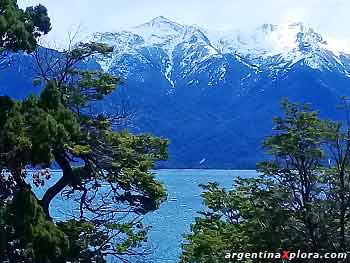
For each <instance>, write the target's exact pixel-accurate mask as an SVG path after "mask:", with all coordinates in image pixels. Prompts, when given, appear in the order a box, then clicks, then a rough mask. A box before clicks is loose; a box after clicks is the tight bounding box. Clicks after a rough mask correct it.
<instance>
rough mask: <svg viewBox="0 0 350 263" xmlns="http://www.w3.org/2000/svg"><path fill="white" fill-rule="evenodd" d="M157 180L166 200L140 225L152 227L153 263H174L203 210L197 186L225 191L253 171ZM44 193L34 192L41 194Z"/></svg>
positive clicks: (171, 173) (58, 207)
mask: <svg viewBox="0 0 350 263" xmlns="http://www.w3.org/2000/svg"><path fill="white" fill-rule="evenodd" d="M154 172H155V174H156V175H157V178H158V179H159V180H160V181H162V182H163V183H164V185H165V187H166V190H167V193H168V199H167V201H166V202H164V203H163V204H162V205H161V207H160V209H158V210H157V211H155V212H153V213H150V214H148V215H146V216H145V219H144V223H145V224H146V225H150V226H152V228H151V230H150V232H149V242H148V245H149V246H150V247H151V248H152V253H153V256H152V257H153V260H152V261H154V262H156V263H169V262H170V263H175V262H177V260H178V258H179V255H180V254H181V243H182V242H183V235H184V234H186V233H189V231H190V226H191V224H192V223H193V222H194V219H195V217H196V216H198V214H197V211H200V210H203V208H204V206H203V204H202V200H201V196H200V195H201V188H200V187H199V186H198V185H199V184H205V183H208V182H218V183H219V184H220V185H221V186H223V187H225V188H230V187H231V186H232V182H233V179H234V178H235V177H238V176H240V177H254V176H255V175H256V171H254V170H157V171H154ZM43 190H44V189H41V190H39V189H38V191H40V192H42V191H43ZM72 208H73V207H69V206H67V205H65V207H62V202H61V200H60V198H57V199H56V200H55V201H54V202H53V204H52V207H51V211H52V212H51V213H52V215H53V216H54V217H56V218H60V217H62V216H63V215H64V213H65V212H69V211H66V210H69V209H72Z"/></svg>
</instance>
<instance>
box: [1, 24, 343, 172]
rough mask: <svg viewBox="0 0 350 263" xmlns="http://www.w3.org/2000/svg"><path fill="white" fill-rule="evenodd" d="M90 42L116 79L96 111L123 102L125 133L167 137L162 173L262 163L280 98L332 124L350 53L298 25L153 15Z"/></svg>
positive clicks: (99, 60)
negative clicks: (100, 47) (130, 117)
mask: <svg viewBox="0 0 350 263" xmlns="http://www.w3.org/2000/svg"><path fill="white" fill-rule="evenodd" d="M92 39H93V40H94V41H99V42H104V43H107V44H109V45H111V46H113V47H114V52H113V54H112V55H111V56H110V57H108V58H102V57H95V60H96V62H97V63H98V64H99V65H100V67H101V68H102V69H103V70H105V71H108V72H110V73H112V74H115V75H118V76H121V77H122V78H123V79H124V82H125V84H124V85H122V86H121V87H119V88H118V90H117V91H116V92H115V94H113V95H112V96H111V97H110V98H109V99H108V102H106V104H104V105H101V106H102V107H104V110H106V111H108V110H111V109H113V107H111V105H112V106H113V104H116V105H118V104H119V103H121V102H123V103H124V102H125V101H127V105H128V107H130V109H131V110H133V111H135V112H136V119H135V120H134V123H133V125H132V127H130V128H131V129H132V130H133V131H134V132H136V133H141V132H150V133H153V134H156V135H158V136H162V137H166V138H169V140H170V143H171V144H170V159H169V161H168V162H166V163H165V164H161V165H162V167H168V168H252V167H254V164H255V162H256V161H258V160H260V159H262V158H264V154H263V150H262V149H261V146H260V145H261V141H262V140H263V139H264V138H265V137H266V136H267V135H269V134H271V127H272V117H273V116H275V115H278V114H280V108H279V105H280V100H281V98H282V97H289V98H290V99H291V100H292V101H297V102H311V103H312V104H313V105H314V106H315V108H318V109H320V110H321V114H322V116H324V117H331V118H339V112H337V110H336V108H335V106H336V104H337V102H338V99H339V97H340V96H342V95H350V88H349V87H350V85H349V84H350V73H349V72H350V56H349V55H348V54H347V52H346V50H342V49H341V48H339V47H338V46H337V45H335V44H334V43H337V42H334V41H333V39H330V40H327V38H326V37H324V36H322V35H321V34H319V33H317V32H315V31H314V30H313V29H312V28H309V27H307V26H306V25H304V24H302V23H294V24H290V25H270V24H265V25H262V26H261V27H258V28H256V29H255V30H253V31H252V32H241V31H237V30H231V31H219V30H209V29H205V28H202V27H199V26H196V25H191V26H189V25H183V24H180V23H177V22H174V21H171V20H169V19H167V18H165V17H157V18H155V19H153V20H151V21H149V22H147V23H145V24H142V25H139V26H136V27H132V28H128V29H124V30H121V31H119V32H107V33H96V34H94V36H93V37H92ZM22 59H25V58H22ZM21 64H22V65H23V63H21ZM17 71H18V67H17V68H16V67H15V68H12V69H11V70H7V72H5V73H1V72H0V90H2V93H6V92H5V91H6V90H7V91H9V90H11V89H10V88H9V87H8V86H9V84H8V83H12V81H11V78H12V79H13V81H17V82H18V79H15V78H14V77H13V76H14V74H15V72H17ZM4 77H5V78H6V83H5V85H4V82H2V81H1V79H4ZM21 85H22V86H26V85H28V84H25V83H23V84H21ZM4 86H5V87H7V88H6V89H4V88H2V89H1V87H4ZM10 86H12V84H10ZM17 89H18V88H17ZM29 89H30V88H29ZM4 90H5V91H4ZM13 93H16V87H15V86H14V87H13V89H12V94H11V95H16V94H13Z"/></svg>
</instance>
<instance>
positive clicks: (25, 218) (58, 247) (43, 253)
mask: <svg viewBox="0 0 350 263" xmlns="http://www.w3.org/2000/svg"><path fill="white" fill-rule="evenodd" d="M3 209H4V210H3V214H2V216H1V217H0V219H1V220H0V222H1V224H0V225H1V226H2V227H0V228H1V230H2V235H1V236H2V239H3V240H2V246H1V247H2V248H3V249H1V250H0V259H2V262H7V261H6V258H9V259H10V260H11V261H10V262H18V263H20V262H37V263H40V262H56V261H54V260H55V259H56V258H57V257H59V256H61V255H63V254H65V253H66V251H67V250H68V240H67V238H66V236H65V234H64V233H63V232H62V231H60V230H59V229H58V228H57V227H56V225H55V224H54V223H53V222H51V220H49V219H48V218H47V215H46V214H45V213H44V211H43V209H42V207H41V206H40V205H39V203H38V200H37V199H36V198H35V196H34V195H33V194H32V193H31V191H30V190H29V189H21V190H19V191H18V192H16V193H15V195H14V198H13V199H12V200H11V202H9V203H8V205H7V206H6V207H5V208H3ZM4 243H6V244H4Z"/></svg>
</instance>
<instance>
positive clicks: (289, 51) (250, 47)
mask: <svg viewBox="0 0 350 263" xmlns="http://www.w3.org/2000/svg"><path fill="white" fill-rule="evenodd" d="M94 39H95V40H96V41H102V42H105V43H108V44H109V45H111V46H114V47H115V53H114V56H113V57H112V59H108V60H104V61H101V62H100V63H101V65H103V68H104V69H105V70H108V69H109V68H110V67H111V66H113V65H115V64H119V65H120V63H119V62H120V59H121V58H122V57H123V56H124V55H136V54H139V55H140V54H141V55H142V53H143V52H142V51H143V50H144V49H145V48H148V49H150V48H157V49H160V50H161V51H159V52H160V53H163V52H164V54H163V55H164V56H162V59H163V60H162V61H161V65H162V70H163V73H164V74H165V76H166V78H167V79H168V80H169V82H171V83H173V82H174V80H173V78H172V77H171V75H172V74H171V73H172V71H173V69H174V57H175V56H176V55H177V53H176V51H179V49H180V50H181V51H182V52H183V53H184V56H183V57H182V58H183V61H181V66H182V67H183V68H184V71H186V70H187V71H188V70H189V69H188V68H186V66H187V65H191V68H192V70H198V67H197V65H199V64H201V62H203V61H206V60H209V59H211V58H222V57H223V56H224V55H227V54H231V55H233V56H235V57H236V59H242V60H243V61H244V63H246V64H247V66H250V67H255V68H256V69H261V70H265V69H264V68H261V67H269V68H270V69H276V70H280V69H281V68H283V69H286V67H287V68H290V67H292V66H293V65H294V64H296V63H305V65H307V66H309V67H311V68H313V69H319V70H333V69H334V68H337V69H338V70H339V71H340V72H342V73H344V74H348V71H347V67H348V66H347V61H348V59H349V57H348V55H346V53H345V51H342V50H339V49H337V48H335V47H334V46H333V45H328V42H327V39H325V38H324V37H323V36H322V35H320V34H318V33H317V32H315V31H314V30H313V29H312V28H309V27H307V26H305V25H304V24H302V23H294V24H290V25H271V24H264V25H262V26H261V27H259V28H256V29H255V30H253V32H241V31H237V30H236V31H214V30H208V29H204V28H201V27H198V26H194V25H192V26H188V25H182V24H179V23H176V22H173V21H170V20H169V19H167V18H165V17H157V18H155V19H153V20H152V21H150V22H148V23H145V24H142V25H140V26H136V27H133V28H129V29H126V30H123V31H120V32H116V33H98V34H95V36H94ZM146 61H147V60H145V59H144V56H141V57H140V62H146ZM120 66H121V67H123V65H120ZM220 70H221V71H222V74H224V69H220ZM127 71H128V70H127V69H125V70H124V71H121V73H124V74H127V73H128V72H127ZM184 73H186V72H184ZM187 73H188V72H187ZM185 75H186V74H184V76H185Z"/></svg>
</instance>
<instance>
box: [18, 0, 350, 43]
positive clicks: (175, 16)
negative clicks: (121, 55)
mask: <svg viewBox="0 0 350 263" xmlns="http://www.w3.org/2000/svg"><path fill="white" fill-rule="evenodd" d="M38 3H41V4H43V5H45V6H46V7H47V8H48V10H49V15H50V17H51V19H52V24H53V30H52V31H51V32H50V33H49V36H48V40H49V41H58V42H62V41H65V40H67V39H68V38H69V32H70V33H71V34H72V33H75V32H79V35H80V36H81V38H82V36H86V35H89V34H92V33H94V32H106V31H117V30H118V29H121V28H126V27H131V26H136V25H139V24H142V23H145V22H148V21H150V20H151V19H153V18H155V17H157V16H161V15H162V16H165V17H167V18H169V19H171V20H174V21H177V22H179V23H183V24H189V25H192V24H196V25H199V26H203V27H208V28H214V29H240V30H248V29H251V28H254V27H257V26H260V25H261V24H264V23H271V24H280V23H293V22H303V23H304V24H306V25H307V26H310V27H312V28H314V29H315V30H316V31H317V32H319V33H321V34H323V35H325V36H326V37H332V38H334V39H347V38H349V39H350V1H349V0H176V1H175V0H173V1H170V0H18V4H19V5H20V6H21V7H26V6H30V5H35V4H38Z"/></svg>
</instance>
